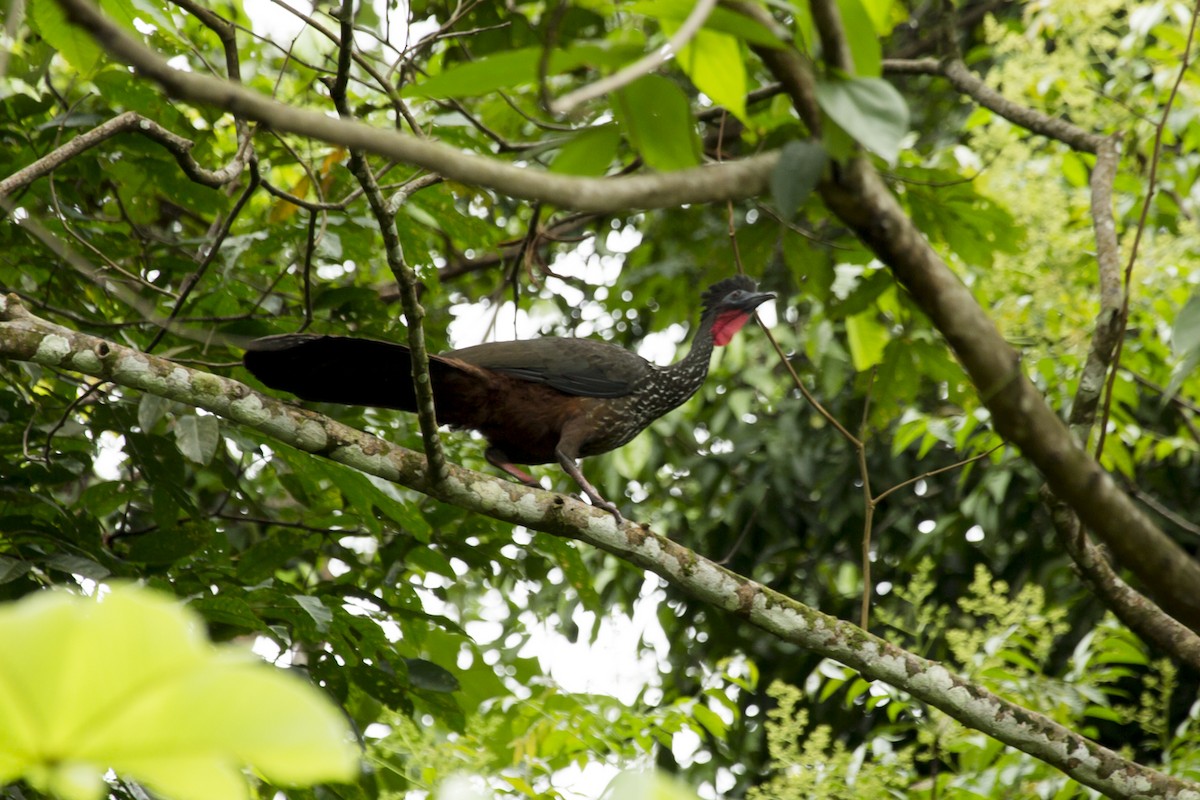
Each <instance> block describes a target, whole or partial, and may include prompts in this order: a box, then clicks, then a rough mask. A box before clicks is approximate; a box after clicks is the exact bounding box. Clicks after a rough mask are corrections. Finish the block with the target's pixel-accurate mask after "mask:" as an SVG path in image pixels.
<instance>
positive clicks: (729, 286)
mask: <svg viewBox="0 0 1200 800" xmlns="http://www.w3.org/2000/svg"><path fill="white" fill-rule="evenodd" d="M739 289H740V290H741V291H743V292H756V291H758V284H756V283H755V282H754V281H753V280H751V279H750V278H748V277H746V276H745V275H734V276H733V277H732V278H726V279H725V280H722V281H717V282H716V283H714V284H713V285H712V286H710V287H708V289H707V290H706V291H705V292H704V294H702V295H701V296H700V299H701V300H702V301H703V302H704V308H705V309H709V308H715V307H716V306H718V305H720V303H721V301H722V300H724V299H725V298H726V297H728V296H729V293H730V292H735V291H738V290H739Z"/></svg>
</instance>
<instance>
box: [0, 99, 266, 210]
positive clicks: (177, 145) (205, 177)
mask: <svg viewBox="0 0 1200 800" xmlns="http://www.w3.org/2000/svg"><path fill="white" fill-rule="evenodd" d="M118 133H137V134H140V135H142V136H145V137H146V138H147V139H150V140H151V141H155V142H158V143H159V144H161V145H162V146H163V147H165V148H166V149H167V152H169V153H170V154H171V155H172V156H174V157H175V160H176V161H177V162H179V166H180V168H181V169H182V170H183V172H184V174H185V175H187V176H188V177H189V178H191V179H192V180H193V181H195V182H196V183H199V184H202V185H204V186H209V187H212V188H217V187H219V186H224V185H225V184H227V183H229V182H230V181H232V180H233V179H234V178H236V177H237V176H238V175H239V174H241V172H242V170H243V169H245V167H246V164H245V150H244V148H242V147H239V149H238V152H237V154H236V155H235V156H234V158H233V161H231V162H229V164H227V165H225V166H224V167H222V168H221V169H219V170H209V169H205V168H204V167H202V166H201V165H200V164H199V162H197V161H196V159H194V158H192V148H193V147H195V146H196V145H195V142H193V141H192V140H190V139H185V138H184V137H182V136H179V135H177V134H175V133H172V132H171V131H169V130H167V129H166V128H164V127H163V126H162V125H159V124H158V123H157V122H155V121H154V120H151V119H146V118H145V117H143V116H142V115H141V114H139V113H137V112H136V111H126V112H125V113H123V114H118V115H117V116H115V117H113V118H112V119H110V120H108V121H107V122H102V123H100V124H99V125H97V126H96V127H94V128H92V129H91V130H90V131H87V132H85V133H81V134H79V135H78V136H76V137H75V138H74V139H71V140H70V141H69V142H67V143H66V144H64V145H63V146H62V147H58V148H55V149H54V151H53V152H50V153H47V154H46V155H44V156H42V157H41V158H39V159H38V160H37V161H35V162H33V163H32V164H30V165H29V166H27V167H24V168H22V169H19V170H17V171H16V172H14V173H13V174H12V175H9V176H8V177H7V178H5V179H4V180H2V181H0V197H7V196H8V195H10V194H12V193H13V192H14V191H16V190H17V189H19V188H21V187H22V186H27V185H28V184H30V183H33V182H34V181H35V180H37V179H38V178H40V177H42V176H44V175H47V174H49V173H51V172H53V171H54V170H56V169H58V168H59V167H61V166H62V165H63V164H65V163H67V162H68V161H70V160H71V159H72V158H74V157H75V156H77V155H79V154H80V153H82V152H84V151H85V150H89V149H91V148H93V147H95V146H96V145H98V144H100V143H101V142H103V141H105V140H106V139H111V138H112V137H113V136H116V135H117V134H118Z"/></svg>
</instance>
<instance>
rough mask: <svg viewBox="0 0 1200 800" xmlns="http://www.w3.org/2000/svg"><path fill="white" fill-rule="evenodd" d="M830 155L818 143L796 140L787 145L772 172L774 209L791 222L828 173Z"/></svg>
mask: <svg viewBox="0 0 1200 800" xmlns="http://www.w3.org/2000/svg"><path fill="white" fill-rule="evenodd" d="M828 161H829V156H828V154H827V153H826V152H825V148H824V147H822V146H821V145H820V143H818V142H810V141H793V142H788V143H787V144H786V145H784V147H783V150H781V151H780V153H779V163H778V164H776V165H775V170H774V172H772V173H771V198H772V199H773V200H774V201H775V209H776V210H777V211H778V212H779V213H780V215H782V216H783V218H784V219H785V220H790V219H791V218H792V217H793V216H794V215H795V213H796V209H797V208H799V207H800V205H801V204H803V203H804V201H805V200H807V199H808V196H809V195H810V194H812V192H813V189H815V188H817V183H818V182H819V181H820V180H821V175H822V173H824V172H825V164H826V163H827V162H828Z"/></svg>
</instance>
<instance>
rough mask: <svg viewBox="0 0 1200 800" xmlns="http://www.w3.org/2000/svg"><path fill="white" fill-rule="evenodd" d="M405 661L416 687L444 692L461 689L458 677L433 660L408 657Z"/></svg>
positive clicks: (409, 675)
mask: <svg viewBox="0 0 1200 800" xmlns="http://www.w3.org/2000/svg"><path fill="white" fill-rule="evenodd" d="M404 661H405V663H406V664H408V679H409V681H411V682H412V685H413V686H414V687H416V688H418V689H426V690H428V691H431V692H440V693H442V694H445V693H448V692H457V691H458V690H459V684H458V678H456V677H454V675H453V674H451V673H450V672H449V671H448V670H446V669H444V668H442V667H439V666H438V665H437V664H434V663H433V662H432V661H426V660H425V659H423V658H406V659H404Z"/></svg>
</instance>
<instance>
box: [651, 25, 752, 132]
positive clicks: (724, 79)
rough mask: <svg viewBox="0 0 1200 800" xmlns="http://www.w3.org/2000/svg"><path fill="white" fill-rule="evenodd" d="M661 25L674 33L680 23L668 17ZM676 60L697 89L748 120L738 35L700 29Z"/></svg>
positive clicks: (739, 116) (671, 33) (738, 116)
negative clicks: (672, 21) (735, 36)
mask: <svg viewBox="0 0 1200 800" xmlns="http://www.w3.org/2000/svg"><path fill="white" fill-rule="evenodd" d="M662 25H663V30H664V31H665V32H666V33H667V35H673V34H674V32H675V28H676V27H678V26H675V25H673V24H672V23H669V22H667V21H666V20H663V22H662ZM677 60H678V62H679V66H680V68H681V69H683V71H684V73H685V74H686V75H687V76H688V79H689V80H691V82H692V83H693V84H694V85H695V87H696V88H697V89H699V90H700V91H702V92H704V93H705V94H706V95H708V96H709V97H710V98H712V100H713V102H715V103H717V104H718V105H720V106H724V107H725V108H726V109H728V110H729V113H731V114H733V115H734V116H735V117H737V118H738V119H740V120H742V121H743V122H744V121H746V65H745V62H744V61H743V60H742V49H741V47H739V46H738V41H737V39H735V38H734V37H732V36H730V35H728V34H725V33H717V32H716V31H710V30H700V31H697V32H696V35H695V36H694V37H693V38H692V40H691V41H690V42H688V43H687V45H686V46H684V47H683V48H682V49H681V50H680V51H679V56H678V59H677Z"/></svg>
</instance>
